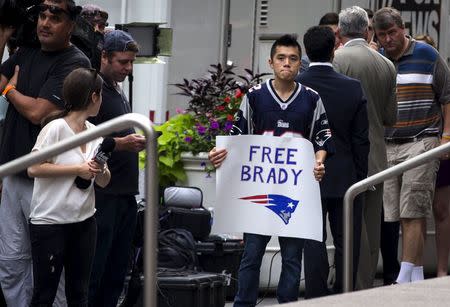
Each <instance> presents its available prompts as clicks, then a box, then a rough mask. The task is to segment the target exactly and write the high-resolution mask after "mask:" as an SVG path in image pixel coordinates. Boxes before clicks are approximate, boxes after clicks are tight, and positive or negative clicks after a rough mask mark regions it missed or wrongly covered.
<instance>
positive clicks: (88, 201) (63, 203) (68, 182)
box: [30, 118, 102, 224]
mask: <svg viewBox="0 0 450 307" xmlns="http://www.w3.org/2000/svg"><path fill="white" fill-rule="evenodd" d="M93 127H95V126H94V125H93V124H91V123H90V122H88V121H86V128H87V129H91V128H93ZM73 135H75V133H74V132H73V130H72V129H71V128H70V126H69V125H68V124H67V122H66V120H65V119H63V118H59V119H55V120H53V121H51V122H50V123H48V124H47V125H46V126H45V127H44V128H42V130H41V132H40V133H39V135H38V137H37V140H36V144H35V145H34V147H33V150H41V149H44V148H46V147H48V146H50V145H53V144H55V143H57V142H59V141H61V140H64V139H67V138H69V137H71V136H73ZM101 142H102V139H101V138H99V139H95V140H93V141H91V142H89V143H87V144H86V152H85V153H83V152H82V151H81V148H80V147H76V148H73V149H71V150H69V151H66V152H64V153H62V154H59V155H57V156H55V157H53V158H51V159H49V160H48V161H49V162H50V163H53V164H60V165H73V164H81V163H84V162H85V161H87V160H90V159H91V158H92V157H93V156H94V154H95V151H96V149H97V147H98V145H99V144H100V143H101ZM75 178H76V176H58V177H51V178H35V179H34V189H33V197H32V199H31V213H30V219H31V223H32V224H68V223H76V222H82V221H84V220H86V219H88V218H89V217H91V216H93V215H94V213H95V195H94V187H93V185H91V186H90V187H89V188H87V189H85V190H82V189H79V188H77V187H76V185H75Z"/></svg>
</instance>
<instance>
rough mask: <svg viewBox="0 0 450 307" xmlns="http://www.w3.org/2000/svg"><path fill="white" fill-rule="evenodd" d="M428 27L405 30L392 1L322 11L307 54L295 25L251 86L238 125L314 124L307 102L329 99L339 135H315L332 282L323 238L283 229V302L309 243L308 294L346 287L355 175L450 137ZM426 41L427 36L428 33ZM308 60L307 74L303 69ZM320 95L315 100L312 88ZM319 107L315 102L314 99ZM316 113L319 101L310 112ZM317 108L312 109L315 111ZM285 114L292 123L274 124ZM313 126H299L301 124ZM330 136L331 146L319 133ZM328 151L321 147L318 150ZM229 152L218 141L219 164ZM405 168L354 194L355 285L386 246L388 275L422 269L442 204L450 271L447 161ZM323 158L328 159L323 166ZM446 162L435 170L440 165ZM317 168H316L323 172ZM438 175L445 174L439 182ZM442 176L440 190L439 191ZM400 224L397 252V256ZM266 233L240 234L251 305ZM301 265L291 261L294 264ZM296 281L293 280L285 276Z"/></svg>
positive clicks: (294, 291)
mask: <svg viewBox="0 0 450 307" xmlns="http://www.w3.org/2000/svg"><path fill="white" fill-rule="evenodd" d="M426 40H429V37H427V36H423V37H418V38H417V39H414V38H412V37H410V36H409V35H407V33H406V28H405V23H404V21H403V20H402V17H401V14H400V12H398V11H397V10H395V9H393V8H390V7H385V8H382V9H380V10H378V11H376V12H375V13H373V12H372V11H371V10H368V9H362V8H360V7H358V6H353V7H350V8H346V9H343V10H342V11H341V12H340V13H339V14H336V13H328V14H326V15H324V16H323V17H322V18H321V19H320V22H319V25H318V26H314V27H312V28H310V29H308V31H307V32H306V33H305V35H304V36H303V43H304V46H305V50H306V55H302V52H301V48H300V47H299V45H298V43H296V40H295V38H294V37H292V36H289V35H287V36H283V37H281V38H279V39H278V40H276V41H275V43H274V44H273V46H272V50H271V54H270V59H269V64H270V67H271V68H272V69H273V73H274V76H275V77H274V79H272V80H269V81H267V82H266V83H265V84H264V85H263V86H258V87H257V88H255V89H254V90H251V91H250V92H249V94H247V95H246V97H245V99H244V100H243V103H242V105H241V111H240V112H242V113H241V114H240V115H239V116H238V118H239V119H240V120H239V123H238V127H239V128H240V129H236V130H235V131H236V132H237V133H239V134H261V135H265V134H269V135H275V136H282V135H283V134H284V133H285V132H286V131H287V130H289V131H294V132H298V133H300V134H302V135H314V133H310V132H311V131H310V130H308V129H313V128H315V125H314V124H310V123H308V122H306V123H305V122H303V121H304V119H305V118H308V117H307V116H306V117H305V115H304V114H299V115H298V116H292V117H291V114H296V112H299V111H298V109H299V105H302V104H303V105H304V104H307V105H309V104H311V103H312V105H313V106H314V107H315V108H318V107H319V108H320V106H321V105H323V106H324V111H325V112H324V113H323V114H322V116H323V119H324V120H325V121H327V122H328V123H329V129H330V130H331V138H329V139H327V140H326V142H324V140H322V139H320V138H319V139H318V140H316V139H317V138H312V139H313V141H312V142H313V144H314V145H315V149H316V160H317V161H316V168H315V174H316V179H318V180H319V181H321V182H320V186H321V197H322V209H323V210H322V211H323V220H324V224H325V219H326V217H327V216H328V219H329V223H330V228H331V234H332V236H333V244H334V246H335V254H334V265H335V268H336V281H335V283H334V286H333V289H331V290H330V289H328V285H327V280H328V270H329V264H328V256H327V251H326V246H325V243H324V242H325V238H326V231H325V229H324V240H323V242H317V241H312V240H304V239H293V238H283V237H279V238H278V239H279V242H280V247H281V258H282V269H281V275H280V280H279V284H278V290H277V299H278V301H279V302H280V303H282V302H287V301H295V300H297V297H298V287H297V285H298V272H299V271H300V265H301V258H300V259H298V258H297V259H295V261H293V257H292V255H299V257H301V253H302V251H303V254H304V257H305V259H304V261H305V264H304V267H305V287H306V292H305V297H306V298H311V297H318V296H323V295H327V294H329V293H330V292H331V293H340V292H342V276H343V272H342V266H343V260H342V246H343V225H342V223H343V219H342V215H343V212H342V211H343V208H342V202H343V196H344V193H345V191H346V190H347V189H348V188H349V187H350V185H352V184H353V183H355V182H357V181H359V180H362V179H364V178H366V177H367V176H370V175H373V174H375V173H378V172H380V171H382V170H385V169H386V168H387V167H390V166H394V165H397V164H398V163H401V162H403V161H406V160H408V159H411V158H413V157H415V156H417V155H419V154H421V153H424V152H426V151H428V150H430V149H432V148H435V147H436V146H439V145H441V144H445V143H447V142H448V141H449V140H450V134H449V133H450V118H449V111H450V110H449V108H450V104H449V102H450V100H449V98H450V97H449V96H448V94H449V91H450V83H449V82H450V79H449V77H450V71H449V68H448V67H447V65H446V63H445V61H444V60H443V59H442V57H441V56H440V55H439V53H438V51H437V50H436V49H435V48H434V47H433V46H432V43H431V42H430V41H426ZM422 41H426V42H422ZM297 70H300V74H298V75H297V74H296V73H295V72H296V71H297ZM311 89H312V90H314V91H315V92H317V93H318V95H319V96H318V97H317V98H315V99H313V102H311V95H307V93H308V92H309V91H311ZM309 110H311V112H312V113H313V110H314V108H310V109H309ZM314 114H317V112H314ZM310 116H312V114H310ZM279 118H283V120H284V121H286V120H287V121H288V122H289V125H284V126H283V127H280V126H278V125H277V124H276V123H277V121H276V119H279ZM304 124H309V126H308V127H309V128H308V129H307V130H306V134H305V131H304V130H302V125H304ZM324 143H327V146H326V148H318V147H317V145H318V144H324ZM321 152H325V154H320V153H321ZM226 156H227V151H226V150H225V149H223V148H214V149H213V150H211V151H210V153H209V159H210V161H211V162H212V163H213V164H214V166H215V167H220V165H221V164H222V163H223V161H225V159H226ZM449 157H450V156H449V154H445V155H444V156H442V157H441V159H440V160H441V161H439V160H433V161H432V162H429V163H427V164H424V165H421V166H418V167H416V168H414V169H411V170H409V171H406V172H405V173H403V174H402V175H401V176H398V177H395V178H391V179H389V180H387V181H386V182H385V183H384V184H378V185H376V186H373V187H372V188H371V189H370V190H368V191H366V192H365V193H363V194H362V195H360V196H359V197H358V198H357V199H356V200H355V205H354V212H353V214H354V216H353V223H354V224H353V232H354V242H353V280H354V281H356V282H355V284H354V287H355V289H368V288H371V287H373V283H374V279H375V273H376V270H377V264H378V255H379V251H380V247H381V249H382V256H383V263H384V264H385V266H384V271H385V272H384V275H383V276H384V283H385V284H402V283H409V282H414V281H417V280H423V279H424V273H423V252H424V242H425V235H426V217H427V216H428V215H429V214H430V212H431V210H432V209H434V214H435V218H436V245H437V251H438V253H437V255H438V261H437V263H438V270H437V272H438V276H443V275H447V261H448V251H449V242H448V241H449V240H448V231H447V230H448V228H447V227H448V225H449V224H448V223H449V199H450V197H449V196H450V195H449V188H448V187H449V182H448V179H449V178H450V173H449V172H448V168H447V162H448V159H449ZM319 166H324V168H323V169H322V168H320V169H319V168H318V167H319ZM438 169H439V172H438ZM317 174H320V176H317ZM436 176H437V178H438V180H437V182H436ZM435 184H436V189H437V190H436V194H435V193H434V192H435ZM399 225H400V226H401V229H402V255H401V263H400V264H399V263H398V260H397V251H398V250H397V245H398V240H399ZM269 239H270V237H267V236H262V235H257V234H250V233H245V234H244V241H245V249H244V254H243V258H242V261H241V265H240V268H239V277H238V292H237V295H236V298H235V302H234V305H235V306H254V305H255V304H256V299H257V291H258V283H259V269H260V266H261V260H262V256H263V251H264V248H265V246H266V244H267V242H268V240H269ZM293 266H295V269H293V268H292V267H293ZM293 284H294V285H295V287H294V288H292V287H290V286H289V287H286V285H293Z"/></svg>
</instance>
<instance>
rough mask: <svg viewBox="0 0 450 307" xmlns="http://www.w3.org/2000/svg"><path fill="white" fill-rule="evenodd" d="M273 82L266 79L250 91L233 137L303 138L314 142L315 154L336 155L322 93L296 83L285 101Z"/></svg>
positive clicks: (243, 101)
mask: <svg viewBox="0 0 450 307" xmlns="http://www.w3.org/2000/svg"><path fill="white" fill-rule="evenodd" d="M272 82H273V80H267V81H266V82H264V83H261V84H258V85H256V86H254V87H253V88H252V89H250V90H249V91H248V93H247V94H246V95H245V97H244V99H243V100H242V103H241V107H240V110H239V112H238V114H237V122H236V123H235V127H234V128H233V134H259V135H273V136H281V137H283V136H284V137H303V138H306V139H308V140H310V141H311V142H312V143H313V145H314V150H315V151H318V150H326V151H327V152H328V153H332V152H334V149H333V148H334V147H333V145H332V142H331V140H330V138H331V131H330V127H329V125H328V119H327V115H326V113H325V108H324V106H323V103H322V100H321V99H320V96H319V94H318V93H317V92H316V91H314V90H312V89H310V88H308V87H306V86H304V85H301V84H300V83H296V87H295V90H294V92H293V93H292V95H291V97H289V98H288V99H287V100H286V101H283V100H282V99H281V98H280V97H279V96H278V95H277V93H276V91H275V89H274V88H273V85H272Z"/></svg>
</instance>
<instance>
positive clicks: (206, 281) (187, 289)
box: [158, 272, 226, 307]
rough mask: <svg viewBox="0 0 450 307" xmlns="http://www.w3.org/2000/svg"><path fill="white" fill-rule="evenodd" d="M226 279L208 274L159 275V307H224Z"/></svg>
mask: <svg viewBox="0 0 450 307" xmlns="http://www.w3.org/2000/svg"><path fill="white" fill-rule="evenodd" d="M225 287H226V277H225V276H223V275H222V274H215V273H206V272H200V273H196V272H178V273H174V272H167V273H161V272H160V273H159V274H158V307H223V306H225Z"/></svg>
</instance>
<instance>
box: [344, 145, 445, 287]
mask: <svg viewBox="0 0 450 307" xmlns="http://www.w3.org/2000/svg"><path fill="white" fill-rule="evenodd" d="M449 151H450V143H447V144H444V145H442V146H438V147H436V148H434V149H432V150H429V151H427V152H425V153H423V154H420V155H418V156H417V157H414V158H412V159H409V160H407V161H405V162H402V163H400V164H398V165H395V166H393V167H390V168H388V169H385V170H384V171H381V172H379V173H376V174H374V175H372V176H370V177H368V178H366V179H364V180H361V181H359V182H357V183H355V184H353V185H352V186H351V187H350V188H349V189H348V190H347V192H345V195H344V212H343V213H344V214H343V215H344V217H343V223H344V237H343V240H344V244H343V249H344V250H343V260H344V266H343V291H344V292H350V291H353V274H352V273H353V201H354V199H355V197H356V196H357V195H358V194H360V193H362V192H365V191H367V190H368V189H369V188H371V187H373V186H375V185H377V184H379V183H382V182H384V181H385V180H386V179H389V178H391V177H395V176H398V175H400V174H402V173H404V172H405V171H407V170H410V169H412V168H414V167H416V166H419V165H422V164H425V163H427V162H429V161H431V160H434V159H437V158H439V156H442V155H443V154H444V153H446V152H449Z"/></svg>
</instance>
